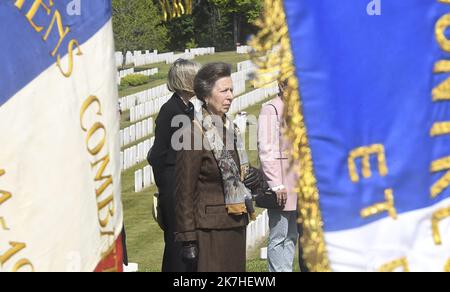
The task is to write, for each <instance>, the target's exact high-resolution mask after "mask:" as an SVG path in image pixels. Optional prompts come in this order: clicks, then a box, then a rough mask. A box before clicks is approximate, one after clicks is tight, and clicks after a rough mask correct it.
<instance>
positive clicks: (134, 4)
mask: <svg viewBox="0 0 450 292" xmlns="http://www.w3.org/2000/svg"><path fill="white" fill-rule="evenodd" d="M112 7H113V27H114V38H115V43H116V50H119V51H121V52H122V53H123V54H124V56H125V54H126V52H127V51H135V50H148V49H156V50H161V51H162V50H165V49H166V48H167V43H168V35H167V28H166V27H165V26H164V25H162V24H161V14H160V11H159V10H158V8H157V7H155V5H154V3H153V1H152V0H112ZM124 59H125V58H124ZM124 62H125V60H124ZM122 65H124V64H122Z"/></svg>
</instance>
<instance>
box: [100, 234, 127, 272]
mask: <svg viewBox="0 0 450 292" xmlns="http://www.w3.org/2000/svg"><path fill="white" fill-rule="evenodd" d="M94 272H123V246H122V234H121V235H120V236H119V237H118V238H117V240H116V243H115V244H114V246H113V247H112V248H111V250H110V251H108V253H107V255H106V256H105V257H104V258H103V259H102V260H101V262H100V263H99V264H98V266H97V267H96V268H95V271H94Z"/></svg>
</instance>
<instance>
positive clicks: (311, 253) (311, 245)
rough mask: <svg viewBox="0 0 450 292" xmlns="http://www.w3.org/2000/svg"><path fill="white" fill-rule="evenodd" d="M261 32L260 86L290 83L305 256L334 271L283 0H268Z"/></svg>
mask: <svg viewBox="0 0 450 292" xmlns="http://www.w3.org/2000/svg"><path fill="white" fill-rule="evenodd" d="M257 25H258V26H259V27H260V29H261V30H260V32H259V33H258V35H257V36H256V37H255V38H254V39H253V40H252V41H251V43H250V45H251V46H252V47H253V48H254V50H255V52H253V53H252V59H253V61H254V62H255V64H256V65H257V66H258V67H259V72H258V76H257V81H256V85H259V86H262V85H264V84H269V83H271V82H273V81H275V79H277V80H278V81H279V82H287V85H288V87H287V89H286V90H285V102H286V107H285V108H286V113H285V115H286V117H287V119H286V120H287V123H288V127H287V131H286V133H285V134H286V135H287V136H288V137H289V139H290V141H292V145H293V147H292V149H293V150H292V156H293V158H294V160H295V161H299V162H300V169H298V170H297V171H299V173H300V181H299V184H298V188H297V191H298V192H299V194H300V195H299V201H298V206H299V210H300V212H299V214H300V215H299V218H298V222H299V224H303V231H304V232H303V236H302V238H301V244H302V247H303V253H304V255H303V257H304V260H305V262H306V265H307V267H308V269H309V270H310V271H312V272H329V271H331V267H330V263H329V260H328V254H327V250H326V246H325V238H324V233H323V220H322V215H321V211H320V208H319V190H318V188H317V181H316V178H315V173H314V167H313V161H312V154H311V149H310V147H309V143H308V136H307V130H306V126H305V121H304V117H303V113H302V105H301V100H300V92H299V82H298V80H297V77H296V74H295V66H294V60H293V55H292V51H291V42H290V38H289V31H288V26H287V23H286V15H285V11H284V6H283V1H282V0H264V13H263V16H262V17H261V19H260V20H259V21H258V22H257Z"/></svg>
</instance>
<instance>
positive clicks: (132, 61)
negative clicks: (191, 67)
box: [115, 47, 216, 66]
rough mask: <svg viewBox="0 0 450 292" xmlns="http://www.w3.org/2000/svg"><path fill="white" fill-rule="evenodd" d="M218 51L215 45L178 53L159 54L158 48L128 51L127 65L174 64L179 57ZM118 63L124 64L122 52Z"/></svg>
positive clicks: (117, 55)
mask: <svg viewBox="0 0 450 292" xmlns="http://www.w3.org/2000/svg"><path fill="white" fill-rule="evenodd" d="M215 53H216V49H215V48H213V47H208V48H195V49H186V50H185V51H184V53H180V54H176V53H174V52H168V53H162V54H159V53H158V51H157V50H154V51H153V52H150V51H149V50H146V51H145V52H144V53H143V52H142V51H134V52H133V53H132V52H127V53H126V55H125V65H134V66H146V65H151V64H157V63H166V64H172V63H174V62H175V61H176V60H178V59H180V58H181V59H188V60H189V59H194V58H195V57H197V56H204V55H213V54H215ZM115 57H116V64H117V65H118V66H120V65H122V64H123V61H124V56H123V53H122V52H116V54H115Z"/></svg>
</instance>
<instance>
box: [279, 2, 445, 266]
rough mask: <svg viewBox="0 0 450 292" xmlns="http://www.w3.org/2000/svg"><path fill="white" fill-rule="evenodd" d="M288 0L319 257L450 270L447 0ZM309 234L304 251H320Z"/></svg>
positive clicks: (340, 261) (349, 263)
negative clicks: (314, 195) (312, 181)
mask: <svg viewBox="0 0 450 292" xmlns="http://www.w3.org/2000/svg"><path fill="white" fill-rule="evenodd" d="M284 9H285V14H286V21H287V26H288V29H289V36H290V41H291V50H292V53H293V57H294V64H295V70H296V77H297V80H298V84H299V95H300V100H301V104H302V115H303V118H304V124H305V129H306V133H307V139H308V142H309V143H308V147H309V149H310V154H311V161H312V170H311V173H312V174H313V176H314V179H315V188H316V189H317V195H318V197H317V200H316V202H315V203H316V204H317V208H318V210H319V212H318V214H319V215H318V216H317V218H315V219H319V222H316V227H318V228H320V229H321V230H320V232H319V233H318V234H322V235H321V239H320V241H323V244H324V247H325V248H324V250H322V251H319V252H321V253H322V255H316V256H322V257H325V258H326V259H324V260H323V262H322V263H325V265H326V266H327V267H323V268H324V269H325V270H328V269H330V270H335V271H374V270H380V271H393V270H412V271H424V270H425V271H443V270H444V269H448V268H449V267H448V264H449V259H450V187H449V185H450V1H449V0H441V1H438V0H433V1H431V0H430V1H423V0H404V1H400V0H398V1H387V0H379V1H376V0H375V1H370V0H366V1H364V0H362V1H361V0H358V1H334V0H321V1H308V0H285V1H284ZM292 126H293V127H296V126H298V125H292ZM302 171H303V172H304V171H305V169H303V170H302ZM306 171H309V170H306ZM302 191H304V189H303V190H302ZM302 203H303V205H302ZM305 204H306V202H305V201H302V200H300V207H301V208H309V207H310V206H306V205H305ZM305 214H306V216H305ZM303 215H304V216H303V217H304V218H303V219H304V220H303V221H304V222H305V223H306V224H305V228H308V226H309V227H311V222H310V221H308V220H310V219H312V218H311V217H310V215H311V212H310V213H308V212H303ZM311 216H312V215H311ZM313 219H314V218H313ZM305 234H306V236H308V234H310V233H308V230H306V233H305ZM308 242H310V241H308V239H305V240H304V243H305V245H306V246H305V247H304V248H305V249H306V251H307V252H306V258H307V260H308V258H309V259H311V258H314V253H316V252H318V251H317V250H314V247H312V246H308ZM446 265H447V266H446ZM310 267H314V264H313V263H311V262H310Z"/></svg>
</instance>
